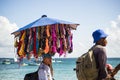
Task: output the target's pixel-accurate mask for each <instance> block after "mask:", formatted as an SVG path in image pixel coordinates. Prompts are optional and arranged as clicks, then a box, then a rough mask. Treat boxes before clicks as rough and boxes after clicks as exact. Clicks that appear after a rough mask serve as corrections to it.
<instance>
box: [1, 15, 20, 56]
mask: <svg viewBox="0 0 120 80" xmlns="http://www.w3.org/2000/svg"><path fill="white" fill-rule="evenodd" d="M17 29H18V27H17V25H16V24H15V23H11V22H9V20H8V19H7V18H6V17H3V16H0V57H14V55H15V53H14V47H13V43H14V36H13V35H11V33H12V32H13V31H15V30H17Z"/></svg>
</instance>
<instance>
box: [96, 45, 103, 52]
mask: <svg viewBox="0 0 120 80" xmlns="http://www.w3.org/2000/svg"><path fill="white" fill-rule="evenodd" d="M94 50H97V51H104V50H105V48H104V47H103V46H101V45H96V46H95V48H94Z"/></svg>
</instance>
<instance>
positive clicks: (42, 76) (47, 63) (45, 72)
mask: <svg viewBox="0 0 120 80" xmlns="http://www.w3.org/2000/svg"><path fill="white" fill-rule="evenodd" d="M38 78H39V80H54V79H53V70H52V58H51V55H50V54H43V61H42V62H41V64H40V66H39V69H38Z"/></svg>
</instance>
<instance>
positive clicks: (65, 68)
mask: <svg viewBox="0 0 120 80" xmlns="http://www.w3.org/2000/svg"><path fill="white" fill-rule="evenodd" d="M75 61H76V58H64V59H63V58H62V59H60V58H59V59H55V62H53V69H54V78H55V80H77V78H76V73H75V71H73V68H75ZM108 63H110V64H112V65H113V67H115V66H116V65H117V64H119V63H120V58H109V59H108ZM37 69H38V66H27V65H26V66H21V67H20V68H19V65H18V64H0V80H23V78H24V76H25V74H26V73H30V72H34V71H36V70H37ZM115 78H116V79H117V80H120V71H119V72H118V73H117V75H116V76H115Z"/></svg>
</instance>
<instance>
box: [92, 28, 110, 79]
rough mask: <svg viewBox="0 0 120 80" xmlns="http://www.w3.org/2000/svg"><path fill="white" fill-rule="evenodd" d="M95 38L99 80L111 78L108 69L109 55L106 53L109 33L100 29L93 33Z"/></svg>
mask: <svg viewBox="0 0 120 80" xmlns="http://www.w3.org/2000/svg"><path fill="white" fill-rule="evenodd" d="M92 36H93V40H94V43H95V45H94V46H95V48H94V49H93V54H94V57H95V61H96V68H97V69H98V78H97V80H106V78H110V75H108V72H107V70H106V64H107V55H106V49H105V47H106V45H107V40H106V38H107V36H108V35H107V34H106V33H105V32H104V31H103V30H101V29H98V30H96V31H94V32H93V33H92Z"/></svg>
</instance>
